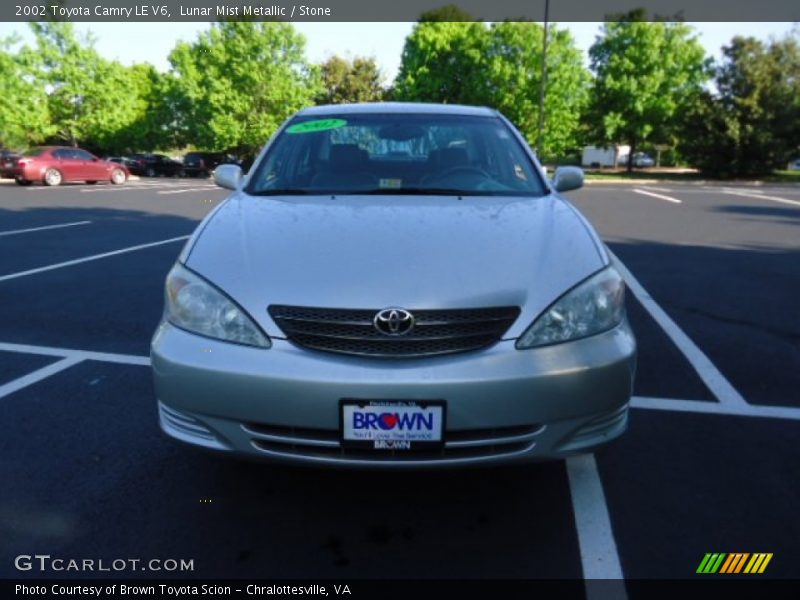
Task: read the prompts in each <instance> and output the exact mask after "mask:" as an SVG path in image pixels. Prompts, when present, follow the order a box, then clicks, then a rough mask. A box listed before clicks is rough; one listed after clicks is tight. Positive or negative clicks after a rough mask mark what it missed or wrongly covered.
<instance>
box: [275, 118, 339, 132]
mask: <svg viewBox="0 0 800 600" xmlns="http://www.w3.org/2000/svg"><path fill="white" fill-rule="evenodd" d="M345 125H347V121H345V120H344V119H319V120H317V121H306V122H305V123H298V124H297V125H291V126H290V127H287V128H286V133H316V132H317V131H328V130H329V129H338V128H339V127H344V126H345Z"/></svg>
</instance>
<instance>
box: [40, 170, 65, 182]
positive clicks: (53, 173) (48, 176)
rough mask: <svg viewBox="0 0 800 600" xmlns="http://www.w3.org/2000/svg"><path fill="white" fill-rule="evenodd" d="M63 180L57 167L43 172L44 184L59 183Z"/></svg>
mask: <svg viewBox="0 0 800 600" xmlns="http://www.w3.org/2000/svg"><path fill="white" fill-rule="evenodd" d="M62 181H64V176H63V175H62V174H61V171H59V170H58V169H47V171H45V172H44V184H45V185H49V186H55V185H61V182H62Z"/></svg>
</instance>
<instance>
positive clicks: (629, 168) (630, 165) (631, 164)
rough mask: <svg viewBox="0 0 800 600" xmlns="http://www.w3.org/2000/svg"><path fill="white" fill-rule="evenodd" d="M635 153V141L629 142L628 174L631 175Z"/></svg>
mask: <svg viewBox="0 0 800 600" xmlns="http://www.w3.org/2000/svg"><path fill="white" fill-rule="evenodd" d="M635 152H636V140H635V139H633V140H631V152H630V154H628V168H627V169H626V170H627V171H628V173H633V155H634V153H635Z"/></svg>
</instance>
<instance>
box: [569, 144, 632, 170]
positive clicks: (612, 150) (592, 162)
mask: <svg viewBox="0 0 800 600" xmlns="http://www.w3.org/2000/svg"><path fill="white" fill-rule="evenodd" d="M630 154H631V147H630V146H627V145H625V146H608V147H606V148H600V147H597V146H586V147H585V148H584V149H583V156H582V157H581V166H584V167H616V166H622V165H626V164H628V157H629V156H630Z"/></svg>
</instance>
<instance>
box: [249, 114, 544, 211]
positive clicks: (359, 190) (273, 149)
mask: <svg viewBox="0 0 800 600" xmlns="http://www.w3.org/2000/svg"><path fill="white" fill-rule="evenodd" d="M247 191H248V193H250V194H254V195H264V196H266V195H280V194H286V195H292V194H386V195H391V194H401V195H406V194H426V195H427V194H431V195H471V196H520V195H521V196H540V195H542V194H543V193H544V185H543V182H542V179H541V177H540V175H539V174H538V172H537V170H536V168H535V166H534V164H533V162H532V161H531V160H530V158H529V156H528V155H527V154H526V153H525V151H524V149H523V147H522V145H521V144H520V142H519V141H518V140H517V139H516V137H515V136H514V134H513V133H512V131H511V130H510V128H509V127H508V126H507V125H506V124H505V123H504V122H503V121H502V120H501V119H499V118H497V117H490V116H486V117H482V116H464V115H441V114H439V115H435V114H424V115H422V114H420V115H414V114H411V115H409V114H360V115H353V114H343V115H326V116H324V117H309V116H304V117H298V118H296V119H293V120H292V121H291V122H290V123H289V124H288V125H287V127H285V128H284V129H283V131H282V132H281V133H280V135H279V136H278V137H277V139H276V140H275V141H274V143H273V144H272V145H271V146H270V149H269V151H268V152H267V155H266V156H265V157H264V158H263V159H262V160H261V161H260V163H259V165H258V167H257V168H256V169H255V171H254V173H253V176H252V177H251V179H250V183H249V184H248V187H247Z"/></svg>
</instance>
